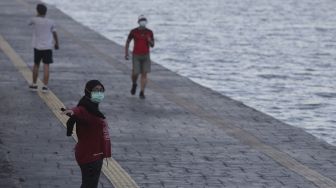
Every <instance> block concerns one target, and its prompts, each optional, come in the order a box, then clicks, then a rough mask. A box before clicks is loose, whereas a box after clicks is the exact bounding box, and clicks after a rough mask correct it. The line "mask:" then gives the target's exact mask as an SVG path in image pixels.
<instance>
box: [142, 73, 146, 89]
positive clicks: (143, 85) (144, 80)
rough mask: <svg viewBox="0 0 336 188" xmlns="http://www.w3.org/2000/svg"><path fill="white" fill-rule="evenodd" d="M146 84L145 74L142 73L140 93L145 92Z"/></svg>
mask: <svg viewBox="0 0 336 188" xmlns="http://www.w3.org/2000/svg"><path fill="white" fill-rule="evenodd" d="M146 84H147V72H143V73H142V74H141V92H143V93H144V92H145V88H146Z"/></svg>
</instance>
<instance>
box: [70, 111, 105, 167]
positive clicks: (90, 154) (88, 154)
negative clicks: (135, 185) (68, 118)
mask: <svg viewBox="0 0 336 188" xmlns="http://www.w3.org/2000/svg"><path fill="white" fill-rule="evenodd" d="M72 110H73V112H74V116H75V117H76V119H77V121H76V133H77V137H78V143H77V144H76V147H75V156H76V160H77V163H78V164H79V165H82V164H86V163H90V162H94V161H96V160H99V159H104V158H108V157H111V140H110V136H109V133H108V125H107V122H106V121H105V119H102V118H100V117H97V116H95V115H93V114H90V113H89V112H88V111H86V109H85V108H84V107H82V106H78V107H75V108H73V109H72Z"/></svg>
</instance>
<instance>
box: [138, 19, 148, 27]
mask: <svg viewBox="0 0 336 188" xmlns="http://www.w3.org/2000/svg"><path fill="white" fill-rule="evenodd" d="M139 25H140V26H141V27H146V25H147V21H146V20H141V21H139Z"/></svg>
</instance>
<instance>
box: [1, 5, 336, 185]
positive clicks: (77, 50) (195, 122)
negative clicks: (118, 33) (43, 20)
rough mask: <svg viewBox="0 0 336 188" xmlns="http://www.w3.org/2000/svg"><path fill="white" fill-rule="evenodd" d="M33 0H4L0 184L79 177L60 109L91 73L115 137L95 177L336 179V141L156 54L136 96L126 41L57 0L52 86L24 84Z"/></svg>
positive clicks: (154, 181) (221, 181)
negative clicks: (141, 95) (102, 91)
mask: <svg viewBox="0 0 336 188" xmlns="http://www.w3.org/2000/svg"><path fill="white" fill-rule="evenodd" d="M35 4H36V1H35V0H27V1H22V0H2V1H1V2H0V23H1V25H0V48H1V50H0V67H1V69H0V71H1V74H0V100H1V103H2V104H3V105H1V106H0V112H1V113H0V187H33V188H35V187H62V188H63V187H67V188H68V187H79V185H80V171H79V168H78V166H77V165H76V163H75V159H74V154H73V146H74V144H75V141H74V140H73V139H72V138H69V137H66V136H65V129H64V127H63V124H64V121H65V120H64V118H62V116H60V115H59V114H58V111H57V110H58V107H59V105H62V104H65V105H66V106H74V105H75V104H76V103H77V101H78V99H79V98H80V97H81V95H82V92H83V86H84V84H85V83H86V81H88V80H90V79H99V80H101V81H102V82H103V83H104V84H105V86H106V90H107V93H106V94H107V96H106V100H105V101H104V103H103V104H102V110H103V111H104V112H105V114H106V116H107V117H108V121H109V126H110V133H111V137H112V142H113V146H112V150H113V159H111V164H112V167H106V168H105V170H104V175H103V176H102V178H101V180H100V187H112V184H113V185H114V186H115V187H146V188H147V187H153V188H158V187H181V188H182V187H183V188H187V187H249V188H250V187H267V188H269V187H302V188H309V187H336V183H335V181H336V178H335V177H336V147H333V146H331V145H328V144H327V143H325V142H323V141H321V140H318V139H316V138H315V137H313V136H311V135H309V134H308V133H306V132H304V131H303V130H302V129H299V128H294V127H292V126H289V125H286V124H284V123H282V122H280V121H278V120H276V119H274V118H272V117H270V116H267V115H265V114H263V113H260V112H258V111H256V110H254V109H252V108H249V107H247V106H245V105H244V104H242V103H240V102H238V101H234V100H232V99H230V98H227V97H225V96H222V95H220V94H218V93H216V92H214V91H211V90H209V89H207V88H204V87H201V86H199V85H197V84H195V83H193V82H191V81H190V80H188V79H187V78H184V77H181V76H178V75H176V74H175V73H173V72H170V71H168V70H166V69H165V68H163V67H161V66H159V65H157V64H154V65H153V73H152V74H151V75H150V83H149V85H148V90H147V99H146V100H140V99H138V97H132V96H130V95H129V89H130V78H129V73H130V62H126V61H124V60H123V48H122V47H121V46H119V45H117V44H115V43H114V42H111V41H109V40H107V39H106V38H104V37H102V36H101V35H99V34H97V33H95V32H93V31H92V30H90V29H88V28H86V27H84V26H82V25H80V24H79V23H77V22H75V21H73V20H72V19H71V18H69V17H68V16H66V15H64V14H63V13H62V12H60V11H59V10H56V9H53V8H51V9H50V10H49V17H52V18H54V19H55V20H56V22H57V24H58V33H59V38H60V43H61V44H60V45H61V46H60V48H61V49H60V50H59V51H56V52H55V63H54V64H53V65H52V67H51V70H52V72H51V82H50V88H51V91H52V92H51V93H49V94H46V95H43V94H42V93H35V92H30V91H29V90H28V89H27V84H28V83H27V80H26V79H29V75H30V74H31V73H30V70H29V69H27V68H26V66H27V64H28V66H29V67H31V66H32V62H33V56H32V49H31V47H30V41H31V30H30V28H29V26H27V19H28V18H29V17H30V16H31V15H34V14H35V9H34V7H35ZM158 45H159V44H158ZM25 63H26V64H25ZM118 165H120V166H121V167H122V168H120V166H118ZM128 175H129V176H128ZM133 180H134V181H135V182H136V184H134V182H133ZM127 181H128V182H131V183H130V184H123V183H124V182H127ZM132 182H133V183H132Z"/></svg>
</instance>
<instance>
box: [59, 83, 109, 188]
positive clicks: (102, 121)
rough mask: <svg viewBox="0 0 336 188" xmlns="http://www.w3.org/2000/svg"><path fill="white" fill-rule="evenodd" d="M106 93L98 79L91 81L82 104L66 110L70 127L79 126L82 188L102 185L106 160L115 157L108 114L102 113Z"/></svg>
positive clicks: (79, 159)
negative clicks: (106, 115) (100, 108)
mask: <svg viewBox="0 0 336 188" xmlns="http://www.w3.org/2000/svg"><path fill="white" fill-rule="evenodd" d="M104 92H105V88H104V86H103V84H102V83H100V82H99V81H98V80H90V81H89V82H87V83H86V86H85V90H84V93H85V95H84V96H83V97H82V98H81V99H80V101H79V103H78V105H77V106H76V107H74V108H72V109H68V110H65V109H64V111H63V114H67V115H68V116H70V118H69V120H68V122H67V126H68V128H69V126H70V127H71V126H72V127H73V124H74V123H76V133H77V137H78V143H77V144H76V147H75V157H76V161H77V163H78V164H79V166H80V169H81V173H82V185H81V188H96V187H97V186H98V181H99V177H100V173H101V169H102V165H103V159H104V158H109V157H111V141H110V136H109V132H108V125H107V122H106V118H105V115H104V114H103V113H102V112H101V111H100V110H99V104H100V103H101V102H102V100H103V99H104ZM69 124H70V125H69ZM71 124H72V125H71ZM71 129H72V128H71ZM69 133H70V134H69ZM71 134H72V130H71V131H69V130H68V131H67V136H71Z"/></svg>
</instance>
